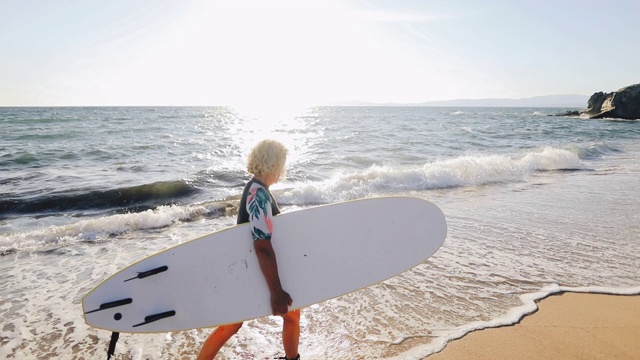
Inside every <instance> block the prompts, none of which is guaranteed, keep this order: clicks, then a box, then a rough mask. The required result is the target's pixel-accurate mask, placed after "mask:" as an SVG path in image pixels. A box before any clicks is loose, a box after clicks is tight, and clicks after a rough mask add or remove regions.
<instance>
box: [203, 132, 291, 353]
mask: <svg viewBox="0 0 640 360" xmlns="http://www.w3.org/2000/svg"><path fill="white" fill-rule="evenodd" d="M286 158H287V148H286V147H285V146H284V145H282V144H281V143H279V142H277V141H274V140H263V141H261V142H259V143H258V144H257V145H256V146H255V147H254V148H253V150H251V153H250V155H249V160H248V162H247V171H248V172H249V173H250V174H252V175H253V178H252V179H251V180H250V181H249V182H248V183H247V185H246V186H245V188H244V191H243V193H242V198H241V200H240V208H239V210H238V219H237V223H238V224H243V223H247V222H248V223H250V226H251V235H252V237H253V244H254V248H255V251H256V256H257V257H258V262H259V264H260V269H261V270H262V273H263V275H264V277H265V280H266V282H267V285H268V287H269V291H270V292H271V311H272V313H273V315H279V316H282V318H283V319H284V323H283V326H282V343H283V345H284V351H285V355H286V357H285V358H284V359H291V360H295V359H300V355H299V354H298V343H299V338H300V310H299V309H298V310H291V311H289V306H291V304H292V303H293V300H292V299H291V296H290V295H289V294H288V293H287V292H286V291H285V290H284V289H283V288H282V284H281V283H280V276H279V275H278V264H277V261H276V254H275V252H274V251H273V247H272V246H271V238H272V237H273V236H274V234H273V224H272V218H273V216H275V215H278V214H279V213H280V209H279V208H278V204H277V203H276V201H275V198H274V197H273V195H272V194H271V192H270V191H269V186H271V185H273V184H275V183H276V182H278V181H279V180H280V179H281V178H282V177H283V176H284V171H285V168H284V166H285V162H286ZM240 327H242V323H241V322H240V323H237V324H230V325H223V326H219V327H218V328H216V330H215V331H214V332H213V333H211V335H209V337H208V338H207V340H205V342H204V344H203V346H202V349H201V350H200V354H199V355H198V360H204V359H213V358H214V357H215V356H216V354H217V353H218V351H220V349H221V348H222V346H223V345H224V344H225V343H226V342H227V341H228V340H229V339H230V338H231V337H232V336H233V335H234V334H235V333H237V332H238V330H240Z"/></svg>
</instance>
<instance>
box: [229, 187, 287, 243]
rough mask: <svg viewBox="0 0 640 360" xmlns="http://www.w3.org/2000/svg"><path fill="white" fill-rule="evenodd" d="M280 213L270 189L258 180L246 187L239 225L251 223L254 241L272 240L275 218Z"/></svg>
mask: <svg viewBox="0 0 640 360" xmlns="http://www.w3.org/2000/svg"><path fill="white" fill-rule="evenodd" d="M279 213H280V210H279V209H278V205H277V204H276V202H275V199H274V198H273V195H271V192H269V189H268V187H266V186H265V185H264V184H262V183H260V182H259V181H258V180H256V179H252V180H251V181H250V182H249V183H248V184H247V186H246V188H245V191H244V193H243V197H242V200H241V202H240V210H239V211H238V224H241V223H244V222H247V221H248V222H249V223H251V236H252V237H253V240H260V239H265V240H271V236H272V235H273V221H272V220H273V216H274V215H277V214H279Z"/></svg>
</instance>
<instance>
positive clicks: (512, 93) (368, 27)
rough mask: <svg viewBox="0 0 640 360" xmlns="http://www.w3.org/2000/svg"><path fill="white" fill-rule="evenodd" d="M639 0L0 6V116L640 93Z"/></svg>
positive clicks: (5, 1)
mask: <svg viewBox="0 0 640 360" xmlns="http://www.w3.org/2000/svg"><path fill="white" fill-rule="evenodd" d="M639 25H640V0H619V1H618V0H609V1H602V0H598V1H590V0H582V1H578V0H575V1H569V0H553V1H551V0H549V1H547V0H530V1H525V0H504V1H492V0H485V1H476V0H466V1H463V0H460V1H455V0H441V1H431V0H421V1H418V0H416V1H400V0H389V1H346V0H345V1H304V0H297V1H287V2H285V1H237V0H236V1H212V0H211V1H207V0H180V1H178V0H175V1H174V0H166V1H161V0H149V1H136V0H104V1H102V0H100V1H97V0H96V1H92V0H77V1H73V0H50V1H38V0H29V1H24V0H0V106H11V105H18V106H21V105H245V106H260V105H264V104H267V103H274V104H305V105H306V104H320V103H327V102H333V101H344V100H362V101H372V102H421V101H431V100H446V99H457V98H495V97H510V98H521V97H531V96H538V95H550V94H583V95H590V94H592V93H593V92H596V91H614V90H617V89H618V88H620V87H622V86H626V85H630V84H634V83H638V82H640V45H639V44H640V26H639Z"/></svg>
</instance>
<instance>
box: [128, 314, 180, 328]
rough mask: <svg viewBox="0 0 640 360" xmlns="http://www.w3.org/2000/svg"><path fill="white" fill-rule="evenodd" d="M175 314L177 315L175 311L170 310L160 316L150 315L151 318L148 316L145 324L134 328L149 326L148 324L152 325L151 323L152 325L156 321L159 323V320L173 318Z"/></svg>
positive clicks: (142, 323)
mask: <svg viewBox="0 0 640 360" xmlns="http://www.w3.org/2000/svg"><path fill="white" fill-rule="evenodd" d="M175 314H176V312H175V311H174V310H170V311H165V312H163V313H159V314H153V315H149V316H146V317H145V318H144V322H141V323H140V324H136V325H133V327H138V326H142V325H147V324H150V323H152V322H154V321H158V320H161V319H164V318H168V317H172V316H174V315H175Z"/></svg>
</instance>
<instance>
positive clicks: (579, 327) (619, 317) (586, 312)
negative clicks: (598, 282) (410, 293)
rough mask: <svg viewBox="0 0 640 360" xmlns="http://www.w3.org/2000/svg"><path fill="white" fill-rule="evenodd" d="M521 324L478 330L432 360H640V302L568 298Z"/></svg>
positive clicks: (557, 298)
mask: <svg viewBox="0 0 640 360" xmlns="http://www.w3.org/2000/svg"><path fill="white" fill-rule="evenodd" d="M538 308H539V309H538V311H536V312H535V313H533V314H530V315H528V316H526V317H524V318H523V319H522V320H521V321H520V322H519V323H518V324H515V325H513V326H504V327H501V328H493V329H485V330H478V331H474V332H472V333H469V334H467V335H466V336H464V337H462V338H460V339H458V340H455V341H453V342H451V343H449V344H448V345H447V346H446V347H445V348H444V350H442V351H441V352H439V353H436V354H433V355H431V356H429V357H428V360H449V359H475V360H481V359H640V296H618V295H603V294H580V293H564V294H559V295H554V296H550V297H548V298H545V299H543V300H541V301H540V302H539V303H538Z"/></svg>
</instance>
